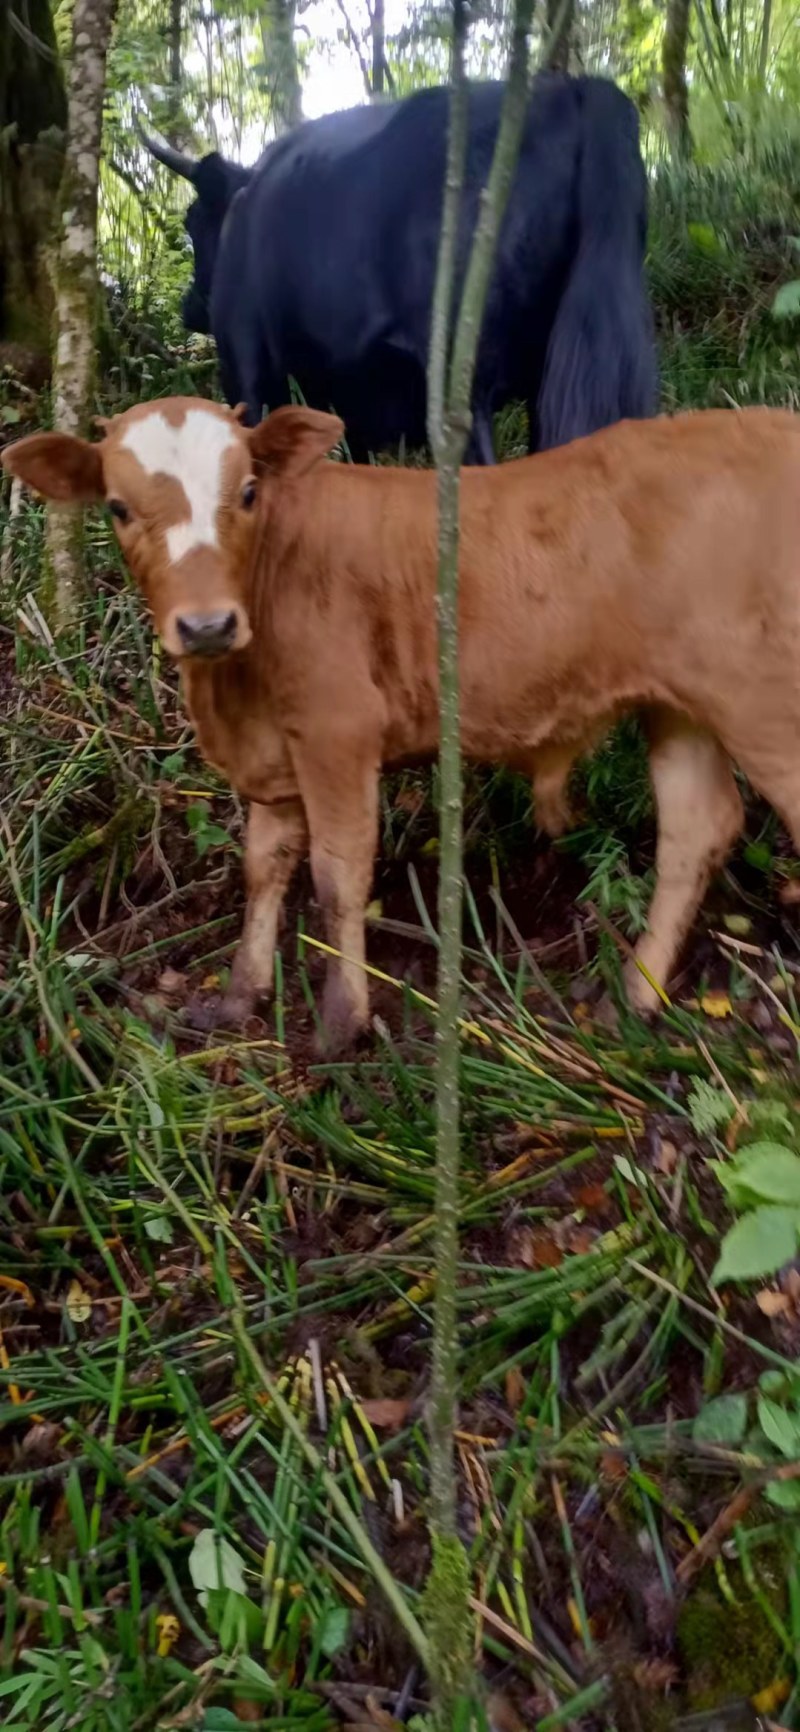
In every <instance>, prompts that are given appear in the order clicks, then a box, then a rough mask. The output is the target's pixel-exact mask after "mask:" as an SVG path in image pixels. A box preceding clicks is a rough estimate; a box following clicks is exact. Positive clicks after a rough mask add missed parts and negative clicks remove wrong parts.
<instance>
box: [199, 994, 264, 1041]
mask: <svg viewBox="0 0 800 1732" xmlns="http://www.w3.org/2000/svg"><path fill="white" fill-rule="evenodd" d="M254 1010H255V999H254V998H252V997H250V996H248V997H245V996H244V994H243V993H240V992H226V993H225V994H224V995H223V996H222V997H221V996H220V994H219V993H217V992H215V993H211V994H210V996H209V997H208V998H200V997H198V996H195V997H194V998H192V999H190V1001H189V1003H188V1004H187V1006H186V1021H187V1023H188V1024H189V1027H190V1028H193V1029H196V1031H197V1032H198V1034H213V1032H214V1030H215V1029H218V1028H228V1029H239V1028H241V1027H242V1024H243V1023H245V1022H246V1021H247V1018H248V1017H249V1016H252V1015H253V1012H254Z"/></svg>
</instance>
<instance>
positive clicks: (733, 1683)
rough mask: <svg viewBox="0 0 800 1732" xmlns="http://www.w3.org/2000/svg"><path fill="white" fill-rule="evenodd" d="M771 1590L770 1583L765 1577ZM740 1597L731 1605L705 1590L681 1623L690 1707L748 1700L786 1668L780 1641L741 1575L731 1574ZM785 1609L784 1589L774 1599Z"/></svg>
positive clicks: (694, 1597) (692, 1601)
mask: <svg viewBox="0 0 800 1732" xmlns="http://www.w3.org/2000/svg"><path fill="white" fill-rule="evenodd" d="M760 1574H761V1583H762V1587H764V1589H765V1592H769V1588H768V1584H767V1583H766V1582H765V1580H764V1574H763V1573H761V1572H760ZM729 1575H730V1577H731V1585H732V1587H733V1589H734V1592H735V1594H736V1596H737V1604H736V1605H728V1604H727V1603H726V1602H725V1601H724V1600H723V1599H722V1596H721V1595H720V1594H718V1593H717V1592H715V1591H714V1590H713V1589H711V1588H709V1587H706V1586H701V1587H699V1588H697V1589H696V1591H695V1592H694V1593H693V1594H692V1595H691V1596H690V1598H689V1599H688V1600H687V1602H686V1604H685V1606H684V1607H683V1610H682V1612H681V1614H680V1617H679V1619H678V1647H679V1649H680V1655H681V1660H682V1663H683V1669H684V1673H685V1677H686V1696H687V1701H688V1703H689V1705H690V1707H692V1708H695V1709H706V1708H714V1707H716V1706H718V1705H719V1704H720V1703H721V1702H724V1701H726V1700H728V1699H730V1698H731V1697H737V1696H744V1697H746V1698H747V1699H748V1700H749V1698H750V1697H752V1696H755V1695H756V1694H757V1693H758V1691H759V1690H763V1689H765V1688H766V1686H767V1685H768V1684H771V1683H772V1682H773V1680H774V1679H775V1678H776V1677H777V1676H778V1674H779V1673H780V1672H781V1670H782V1669H784V1667H785V1656H784V1654H783V1650H782V1647H781V1643H780V1640H779V1638H778V1636H777V1635H776V1633H775V1631H774V1630H773V1629H771V1627H770V1625H769V1623H768V1622H767V1619H766V1618H765V1616H764V1613H763V1612H762V1610H761V1608H760V1607H759V1606H758V1605H757V1604H756V1602H755V1601H754V1600H753V1598H752V1596H751V1595H750V1593H749V1592H748V1589H747V1587H746V1585H745V1583H744V1581H743V1580H742V1578H741V1577H739V1578H738V1580H737V1575H738V1572H735V1571H733V1572H731V1571H729ZM769 1597H770V1598H771V1599H772V1600H774V1602H775V1604H776V1609H777V1608H778V1606H779V1603H780V1600H781V1597H782V1590H781V1589H780V1587H775V1588H774V1589H773V1590H772V1591H771V1592H770V1596H769Z"/></svg>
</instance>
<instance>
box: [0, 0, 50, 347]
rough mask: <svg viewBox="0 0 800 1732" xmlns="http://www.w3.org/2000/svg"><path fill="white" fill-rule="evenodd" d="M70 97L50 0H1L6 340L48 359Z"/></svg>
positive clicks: (1, 278)
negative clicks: (52, 264)
mask: <svg viewBox="0 0 800 1732" xmlns="http://www.w3.org/2000/svg"><path fill="white" fill-rule="evenodd" d="M66 120H67V100H66V92H65V89H64V77H63V72H62V69H61V65H60V62H59V58H58V51H57V47H56V38H55V32H54V29H53V20H52V17H51V14H50V5H49V0H26V4H25V5H24V6H23V5H22V4H21V0H0V342H2V343H5V344H13V345H14V346H15V348H16V347H18V346H22V348H23V350H24V351H26V352H28V353H29V354H30V356H31V358H32V360H34V361H35V362H36V363H38V364H39V365H40V366H41V364H42V362H43V361H46V360H49V353H50V334H51V323H52V315H53V295H52V285H51V281H50V274H49V270H48V257H47V252H48V245H49V242H50V240H51V237H52V231H53V225H54V222H55V215H56V210H57V195H58V185H59V181H60V179H61V171H62V167H63V161H64V129H65V127H66Z"/></svg>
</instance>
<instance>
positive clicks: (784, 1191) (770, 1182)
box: [717, 1142, 800, 1209]
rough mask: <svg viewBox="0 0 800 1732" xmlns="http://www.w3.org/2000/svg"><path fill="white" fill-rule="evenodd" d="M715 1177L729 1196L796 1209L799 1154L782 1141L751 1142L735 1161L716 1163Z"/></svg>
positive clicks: (799, 1183)
mask: <svg viewBox="0 0 800 1732" xmlns="http://www.w3.org/2000/svg"><path fill="white" fill-rule="evenodd" d="M717 1177H718V1178H719V1180H720V1183H721V1184H723V1185H724V1186H725V1189H726V1191H728V1193H729V1194H730V1195H733V1194H735V1195H736V1196H737V1197H749V1198H751V1199H753V1200H754V1201H756V1202H759V1203H788V1204H793V1205H794V1206H795V1207H796V1208H798V1209H800V1155H795V1154H793V1153H792V1151H791V1149H787V1148H784V1146H783V1144H782V1143H767V1142H764V1143H751V1144H749V1146H748V1147H747V1148H746V1149H742V1150H741V1152H740V1154H739V1155H738V1156H737V1158H736V1160H735V1161H731V1162H728V1163H725V1162H720V1163H719V1164H718V1166H717Z"/></svg>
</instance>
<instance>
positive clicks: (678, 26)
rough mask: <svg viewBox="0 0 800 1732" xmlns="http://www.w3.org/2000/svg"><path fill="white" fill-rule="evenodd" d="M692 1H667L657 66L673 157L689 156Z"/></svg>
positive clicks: (690, 143) (690, 141) (690, 144)
mask: <svg viewBox="0 0 800 1732" xmlns="http://www.w3.org/2000/svg"><path fill="white" fill-rule="evenodd" d="M691 3H692V0H667V15H666V20H665V23H664V41H663V45H662V49H661V65H662V75H663V84H664V107H665V109H666V115H667V132H668V134H669V140H670V144H671V146H672V150H673V152H674V154H675V156H676V157H682V158H686V157H688V156H689V155H690V154H691V149H692V138H691V133H690V131H689V91H688V88H687V84H686V50H687V46H688V42H689V15H690V11H691Z"/></svg>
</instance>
